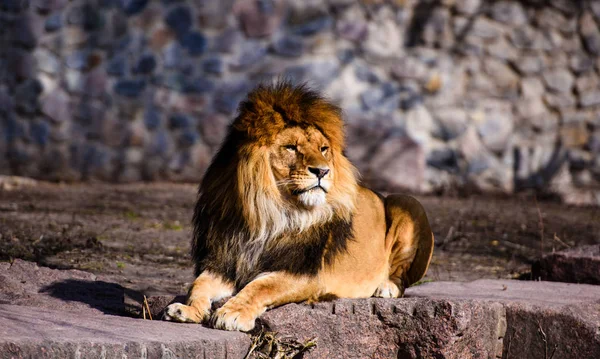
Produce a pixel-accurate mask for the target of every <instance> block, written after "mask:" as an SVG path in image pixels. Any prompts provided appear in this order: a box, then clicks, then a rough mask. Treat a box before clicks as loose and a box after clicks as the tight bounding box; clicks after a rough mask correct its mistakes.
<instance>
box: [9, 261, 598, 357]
mask: <svg viewBox="0 0 600 359" xmlns="http://www.w3.org/2000/svg"><path fill="white" fill-rule="evenodd" d="M134 294H135V293H134ZM137 295H139V293H138V294H137ZM124 298H127V300H124ZM131 298H132V294H131V293H129V292H128V290H127V289H126V288H123V287H122V286H119V285H117V284H114V283H109V282H106V281H104V280H102V278H99V277H96V276H94V275H92V274H90V273H86V272H81V271H61V270H54V269H49V268H43V267H38V266H37V265H35V264H33V263H29V262H24V261H18V260H17V261H14V262H13V263H12V264H9V263H0V358H4V357H7V358H8V357H33V358H35V357H54V358H63V357H103V356H104V357H122V356H123V355H125V356H127V357H147V358H158V357H160V358H170V357H182V358H183V357H200V358H203V357H207V358H225V357H226V358H229V359H232V358H244V357H245V354H246V353H247V351H248V349H249V348H250V343H251V342H250V337H249V336H248V335H246V334H242V333H230V332H224V331H218V330H212V329H208V328H205V327H203V326H201V325H193V324H192V325H190V324H175V323H169V322H162V321H156V320H155V321H149V320H140V319H134V318H128V317H123V316H114V315H110V314H115V313H116V314H123V313H125V314H131V312H128V311H124V310H123V309H124V306H126V303H128V302H130V301H131ZM182 299H183V298H182V297H173V296H159V297H150V298H149V300H148V301H149V307H150V311H151V313H152V314H153V316H154V318H157V317H159V316H160V311H161V310H162V309H163V308H164V307H165V306H166V305H167V304H168V303H169V302H171V301H173V300H179V301H181V300H182ZM133 305H139V303H138V302H134V303H133ZM259 324H260V325H262V326H263V328H264V329H265V330H270V331H275V332H277V333H278V335H279V336H280V337H291V338H293V339H295V340H296V341H298V342H304V341H306V340H308V339H315V338H316V342H317V347H316V348H313V349H311V350H310V351H309V352H307V353H305V355H304V357H305V358H344V359H349V358H365V357H376V358H387V357H394V358H429V357H435V358H499V357H503V358H550V357H553V358H581V359H584V358H600V286H593V285H582V284H567V283H556V282H530V281H514V280H478V281H474V282H469V283H461V282H432V283H426V284H423V285H420V286H417V287H412V288H409V289H408V290H407V291H406V298H402V299H377V298H369V299H354V300H350V299H339V300H335V301H332V302H323V303H315V304H312V305H309V304H288V305H285V306H282V307H280V308H277V309H274V310H270V311H267V312H266V313H265V314H263V315H262V317H261V319H260V321H259ZM103 353H104V354H103ZM552 355H553V356H552Z"/></svg>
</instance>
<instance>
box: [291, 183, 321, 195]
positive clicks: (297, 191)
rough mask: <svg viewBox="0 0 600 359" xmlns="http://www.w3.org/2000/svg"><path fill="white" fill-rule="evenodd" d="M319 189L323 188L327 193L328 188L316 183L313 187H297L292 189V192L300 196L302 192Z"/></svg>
mask: <svg viewBox="0 0 600 359" xmlns="http://www.w3.org/2000/svg"><path fill="white" fill-rule="evenodd" d="M318 190H321V191H323V192H325V193H327V190H326V189H325V188H324V187H322V186H321V185H320V184H316V185H314V186H312V187H308V188H302V189H295V190H293V191H292V194H293V195H294V196H298V195H300V194H302V193H306V192H310V191H318Z"/></svg>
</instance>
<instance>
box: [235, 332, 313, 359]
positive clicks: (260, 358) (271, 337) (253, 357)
mask: <svg viewBox="0 0 600 359" xmlns="http://www.w3.org/2000/svg"><path fill="white" fill-rule="evenodd" d="M316 346H317V340H316V338H313V339H309V340H307V341H305V342H304V343H301V342H299V341H298V340H297V339H294V338H291V337H279V336H278V335H277V333H274V332H265V331H261V332H260V333H258V334H257V335H255V336H253V337H252V346H250V350H249V351H248V354H246V358H245V359H267V358H268V359H294V358H302V356H303V354H304V353H305V352H307V351H308V350H310V349H311V348H314V347H316Z"/></svg>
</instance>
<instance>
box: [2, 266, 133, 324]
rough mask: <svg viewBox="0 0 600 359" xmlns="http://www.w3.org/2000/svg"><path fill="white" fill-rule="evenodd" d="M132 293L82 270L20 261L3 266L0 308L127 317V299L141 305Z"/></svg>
mask: <svg viewBox="0 0 600 359" xmlns="http://www.w3.org/2000/svg"><path fill="white" fill-rule="evenodd" d="M129 292H130V291H128V290H127V289H125V288H123V287H122V286H121V285H119V284H116V283H111V282H108V281H106V280H104V278H103V277H101V276H100V277H98V276H96V275H94V274H92V273H88V272H84V271H80V270H58V269H51V268H47V267H40V266H38V265H37V264H35V263H33V262H28V261H24V260H20V259H15V260H14V261H13V262H12V263H8V262H0V304H12V305H26V306H32V307H41V308H47V309H57V310H65V311H71V312H72V311H84V312H87V313H95V314H100V313H109V314H127V308H126V305H125V302H124V300H123V298H124V297H135V298H136V299H137V300H138V301H141V299H140V298H139V297H140V296H141V295H140V294H138V293H129ZM130 302H131V301H130Z"/></svg>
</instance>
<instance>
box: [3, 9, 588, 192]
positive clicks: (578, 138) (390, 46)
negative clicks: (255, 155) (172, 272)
mask: <svg viewBox="0 0 600 359" xmlns="http://www.w3.org/2000/svg"><path fill="white" fill-rule="evenodd" d="M599 23H600V1H592V0H589V1H583V0H582V1H577V0H529V1H526V0H523V1H517V0H499V1H492V0H423V1H417V0H395V1H393V0H388V1H384V0H362V1H361V0H327V1H325V0H322V1H308V0H307V1H303V0H297V1H291V0H187V1H183V0H179V1H178V0H154V1H151V0H72V1H68V0H29V1H28V0H2V1H0V174H9V175H22V176H30V177H34V178H41V179H49V180H65V181H77V180H102V181H116V182H131V181H141V180H175V181H194V182H197V181H199V180H200V179H201V176H202V173H203V171H204V169H205V168H206V166H207V165H208V163H209V161H210V157H211V155H212V154H213V153H214V151H215V150H216V149H217V148H218V145H219V143H220V141H221V139H222V138H223V136H224V134H225V131H226V126H227V124H228V123H229V122H230V121H231V120H232V118H233V117H234V115H235V111H236V106H237V104H238V102H239V101H240V100H241V99H242V98H243V97H244V95H245V94H246V93H247V91H248V90H250V89H251V88H252V87H253V86H254V85H255V84H256V83H258V82H261V81H269V80H272V79H274V78H277V77H279V76H283V77H287V78H289V79H292V80H294V81H298V82H308V83H309V84H310V85H311V86H313V87H315V88H317V89H320V90H322V91H324V93H325V94H326V95H327V96H328V97H330V98H331V99H332V100H333V101H335V102H336V103H338V104H339V105H341V106H342V108H343V109H344V111H345V116H346V120H347V122H348V134H349V148H348V151H347V154H348V156H349V157H350V158H351V159H352V160H353V161H354V163H355V164H356V165H357V166H358V167H359V169H360V170H361V172H362V174H363V178H364V180H365V181H367V182H369V183H371V184H372V185H375V186H377V187H378V188H380V189H384V190H410V191H415V192H438V193H439V192H445V191H449V190H455V189H457V188H458V189H461V188H462V189H473V190H477V191H485V192H488V191H491V192H505V193H514V192H516V191H519V190H523V189H531V188H533V189H536V190H539V191H543V192H547V193H554V194H558V195H560V196H561V197H563V199H565V200H567V201H569V202H579V203H594V202H595V203H600V85H599V83H600V80H599V74H600V59H599V56H598V55H600V30H599Z"/></svg>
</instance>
